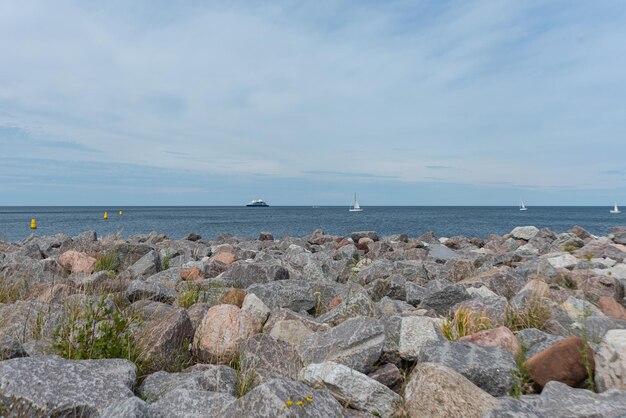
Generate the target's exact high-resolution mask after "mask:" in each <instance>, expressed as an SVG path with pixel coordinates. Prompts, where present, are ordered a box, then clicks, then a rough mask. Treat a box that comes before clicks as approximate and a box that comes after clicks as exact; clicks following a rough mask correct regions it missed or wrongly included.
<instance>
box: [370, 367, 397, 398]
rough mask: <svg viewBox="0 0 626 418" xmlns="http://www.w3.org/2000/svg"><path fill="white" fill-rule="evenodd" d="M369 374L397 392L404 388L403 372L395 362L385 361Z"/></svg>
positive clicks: (371, 377)
mask: <svg viewBox="0 0 626 418" xmlns="http://www.w3.org/2000/svg"><path fill="white" fill-rule="evenodd" d="M367 376H368V377H369V378H370V379H374V380H375V381H377V382H379V383H382V384H383V385H385V386H387V387H388V388H389V389H391V390H393V391H394V392H396V393H399V392H400V391H401V390H402V372H401V371H400V369H398V366H396V365H395V364H393V363H385V364H383V365H382V366H380V367H379V368H377V369H376V370H374V371H373V372H372V373H370V374H368V375H367Z"/></svg>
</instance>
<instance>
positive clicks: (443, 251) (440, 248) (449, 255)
mask: <svg viewBox="0 0 626 418" xmlns="http://www.w3.org/2000/svg"><path fill="white" fill-rule="evenodd" d="M428 256H429V257H431V258H434V259H435V260H437V261H448V260H456V259H458V258H461V255H460V254H458V253H457V252H455V251H453V250H451V249H450V248H448V247H446V246H445V245H441V244H433V245H431V246H430V247H428Z"/></svg>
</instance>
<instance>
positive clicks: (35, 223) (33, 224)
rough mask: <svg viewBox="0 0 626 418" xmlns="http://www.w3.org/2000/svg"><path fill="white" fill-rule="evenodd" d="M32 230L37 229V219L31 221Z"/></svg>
mask: <svg viewBox="0 0 626 418" xmlns="http://www.w3.org/2000/svg"><path fill="white" fill-rule="evenodd" d="M30 229H37V220H36V219H35V218H33V219H31V220H30Z"/></svg>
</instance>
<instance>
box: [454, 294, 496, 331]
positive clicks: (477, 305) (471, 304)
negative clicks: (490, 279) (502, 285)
mask: <svg viewBox="0 0 626 418" xmlns="http://www.w3.org/2000/svg"><path fill="white" fill-rule="evenodd" d="M470 289H473V288H470ZM468 290H469V289H468ZM468 293H469V292H468ZM507 305H508V303H507V301H506V298H505V297H503V296H498V295H496V296H490V297H487V298H482V297H475V298H473V299H468V300H464V301H463V302H459V303H457V304H456V305H454V306H453V307H452V308H451V309H450V311H451V312H456V310H457V309H469V310H470V311H471V312H472V313H473V314H474V315H477V316H481V317H482V316H484V317H487V318H489V320H490V321H491V323H492V324H502V323H503V322H504V317H505V313H506V309H507Z"/></svg>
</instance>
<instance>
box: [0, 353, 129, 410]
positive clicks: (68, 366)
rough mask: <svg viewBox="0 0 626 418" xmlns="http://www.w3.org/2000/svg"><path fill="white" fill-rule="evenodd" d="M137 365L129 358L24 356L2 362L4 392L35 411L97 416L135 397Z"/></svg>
mask: <svg viewBox="0 0 626 418" xmlns="http://www.w3.org/2000/svg"><path fill="white" fill-rule="evenodd" d="M136 378H137V368H136V367H135V365H134V364H133V363H131V362H129V361H127V360H121V359H106V360H81V361H72V360H64V359H62V358H61V357H58V356H42V357H24V358H16V359H12V360H6V361H3V362H0V393H1V394H2V402H3V403H4V406H5V407H7V408H9V407H10V405H8V404H7V403H8V402H9V400H10V399H13V400H14V401H18V402H21V403H23V404H25V405H28V406H29V407H30V409H29V411H30V412H31V413H33V415H37V414H40V415H52V416H74V414H78V415H79V416H83V417H92V416H97V415H98V414H99V412H100V411H102V410H104V409H105V408H106V407H108V406H110V405H111V404H114V403H116V402H118V401H121V400H124V399H126V398H131V397H133V396H134V395H133V391H132V388H133V386H134V384H135V380H136Z"/></svg>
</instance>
